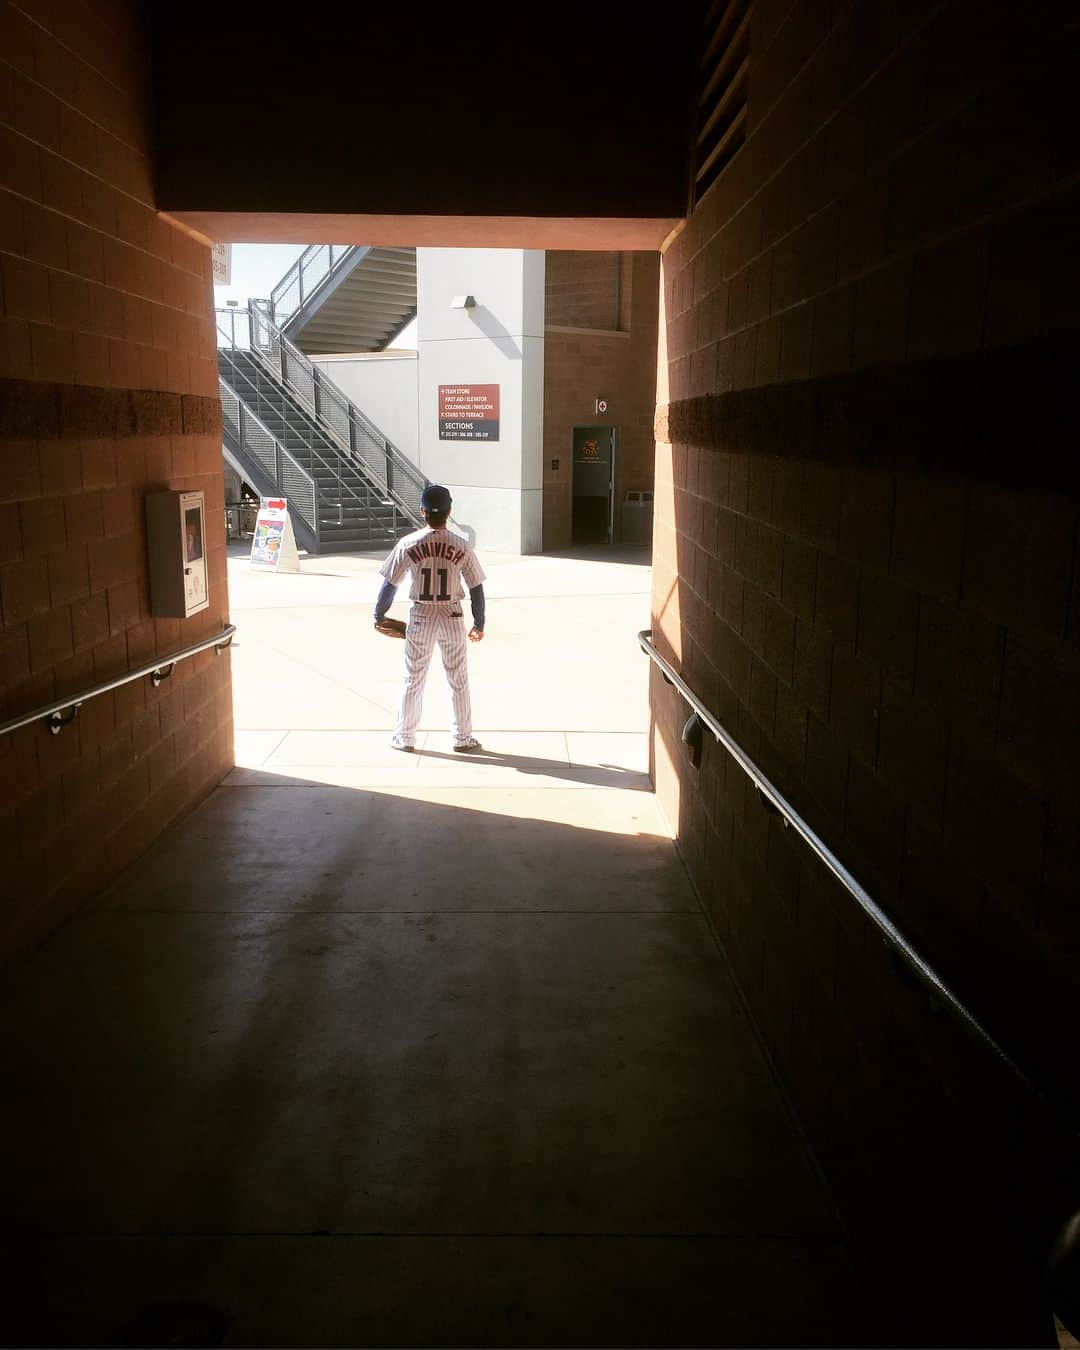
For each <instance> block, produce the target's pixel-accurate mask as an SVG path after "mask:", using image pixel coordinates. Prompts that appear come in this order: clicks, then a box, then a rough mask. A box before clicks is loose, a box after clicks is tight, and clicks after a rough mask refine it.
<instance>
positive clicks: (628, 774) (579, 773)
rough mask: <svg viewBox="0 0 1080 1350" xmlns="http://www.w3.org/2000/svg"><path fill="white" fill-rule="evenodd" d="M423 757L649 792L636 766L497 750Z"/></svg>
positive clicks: (423, 753) (437, 752)
mask: <svg viewBox="0 0 1080 1350" xmlns="http://www.w3.org/2000/svg"><path fill="white" fill-rule="evenodd" d="M418 753H419V754H420V755H421V756H422V757H423V758H424V759H448V760H455V761H456V762H457V763H459V764H460V763H461V761H462V760H468V761H470V762H471V763H473V764H491V765H501V766H502V767H503V768H511V769H516V770H517V772H518V773H521V774H525V775H527V776H528V775H533V776H540V777H544V778H563V779H565V780H566V781H567V782H569V783H583V784H585V785H586V786H588V787H617V788H627V789H629V790H630V791H633V792H651V791H652V783H651V782H650V780H649V775H648V774H647V773H643V772H642V771H641V770H639V769H624V768H621V767H620V766H619V765H618V764H567V763H566V761H565V760H561V759H539V758H537V757H536V756H534V755H507V754H500V752H499V751H498V750H488V749H487V748H485V749H483V750H474V751H472V752H471V753H469V754H467V755H459V754H455V753H454V752H453V751H450V752H449V753H447V752H446V751H444V750H421V751H419V752H418Z"/></svg>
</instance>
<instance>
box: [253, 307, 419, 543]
mask: <svg viewBox="0 0 1080 1350" xmlns="http://www.w3.org/2000/svg"><path fill="white" fill-rule="evenodd" d="M266 306H267V302H266V301H264V300H253V301H252V302H251V304H250V306H249V318H250V325H251V327H250V333H249V338H248V340H249V343H250V347H251V350H252V351H253V352H254V353H255V354H256V355H257V356H260V357H262V359H263V360H264V361H266V362H267V364H268V365H269V367H270V369H271V371H272V372H273V373H274V375H275V376H277V377H278V378H279V379H281V380H283V381H284V383H285V384H287V385H288V387H289V388H290V389H291V390H292V391H293V392H294V393H295V394H296V396H297V397H298V398H299V399H300V400H301V401H302V402H303V403H305V404H306V405H307V407H308V408H309V409H310V411H311V412H312V413H313V414H314V416H315V419H316V420H317V421H318V422H319V423H320V425H322V426H323V427H325V428H326V429H327V431H328V432H329V433H331V434H332V435H333V438H334V439H335V441H336V442H337V443H338V445H340V447H341V449H342V451H343V453H345V454H346V455H347V456H348V458H349V459H350V460H351V461H352V462H354V463H356V464H358V465H360V466H362V468H363V470H364V471H365V472H366V473H367V474H368V475H370V476H371V477H372V478H373V479H374V480H375V484H376V485H377V486H378V488H379V490H380V491H382V492H385V493H386V494H387V496H388V497H390V498H391V499H392V500H393V501H394V502H395V504H396V505H397V506H398V508H399V509H400V510H401V512H402V514H403V515H405V516H406V517H407V518H408V519H409V520H411V521H412V523H413V524H414V525H418V526H419V525H421V524H423V519H422V516H421V514H420V496H421V494H422V493H423V491H424V488H425V487H427V483H428V480H427V479H426V478H425V477H424V475H423V474H422V473H421V472H420V470H419V469H418V468H417V467H416V465H415V464H414V463H413V462H412V460H411V459H409V458H408V456H407V455H405V454H403V453H402V451H401V450H399V449H398V447H397V446H396V445H395V444H394V443H393V441H391V440H390V439H389V437H387V436H385V435H384V434H383V433H382V432H381V431H380V430H379V428H378V427H377V426H376V425H375V423H374V422H372V421H371V419H370V418H369V417H367V416H366V415H365V414H364V413H363V412H362V411H361V410H360V409H359V408H358V407H357V406H356V404H355V403H353V402H352V400H351V399H350V398H348V396H347V395H345V394H344V393H342V391H341V390H340V389H339V388H338V387H337V385H336V384H335V383H334V382H333V380H331V379H330V377H329V376H328V375H326V374H324V372H323V371H321V370H319V369H318V367H317V366H315V364H314V363H313V362H312V361H311V360H309V358H308V357H307V356H305V355H304V353H303V352H302V351H300V349H299V348H298V347H297V346H296V345H295V344H294V343H292V342H290V341H289V339H288V338H287V337H286V336H285V334H284V333H283V332H282V331H281V329H280V327H279V326H278V325H277V324H276V323H275V322H274V320H273V319H272V318H271V317H270V314H269V312H268V309H267V307H266ZM234 312H235V311H234Z"/></svg>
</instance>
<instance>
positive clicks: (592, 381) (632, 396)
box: [544, 251, 660, 549]
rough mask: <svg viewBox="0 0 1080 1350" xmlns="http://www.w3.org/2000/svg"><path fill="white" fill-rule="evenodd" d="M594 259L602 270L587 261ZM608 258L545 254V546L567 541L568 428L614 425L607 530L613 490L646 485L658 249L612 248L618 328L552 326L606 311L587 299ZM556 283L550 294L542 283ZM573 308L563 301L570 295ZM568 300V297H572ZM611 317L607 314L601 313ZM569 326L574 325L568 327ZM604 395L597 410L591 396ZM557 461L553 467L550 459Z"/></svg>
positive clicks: (559, 545) (653, 398)
mask: <svg viewBox="0 0 1080 1350" xmlns="http://www.w3.org/2000/svg"><path fill="white" fill-rule="evenodd" d="M595 256H598V257H600V258H602V259H603V260H604V262H605V264H606V267H604V268H601V267H599V266H598V265H597V264H595V263H591V262H589V259H590V258H592V257H595ZM612 257H613V255H611V254H600V255H590V254H582V253H578V252H571V253H565V254H564V253H558V252H552V251H549V252H548V254H547V260H548V295H547V303H546V315H545V320H546V323H548V324H553V323H554V324H555V326H554V327H546V328H545V334H544V337H545V341H544V548H545V549H562V548H569V547H570V542H571V508H572V503H571V491H572V487H573V454H572V450H573V433H574V427H576V426H615V427H618V435H619V462H618V475H619V483H618V494H619V495H618V496H617V498H616V503H615V520H616V530H617V529H618V523H619V520H620V503H621V500H622V494H624V493H626V492H629V491H652V486H653V457H654V437H653V419H654V413H655V408H656V335H657V322H658V311H659V303H658V301H659V285H660V278H659V255H658V254H656V253H624V254H622V255H621V259H622V264H621V277H622V279H621V283H620V295H621V305H620V310H621V316H620V324H621V327H620V329H619V330H617V331H611V332H604V331H601V330H600V329H597V330H596V331H593V332H574V333H570V332H563V331H559V329H560V327H562V324H561V322H559V321H560V319H566V318H570V317H580V316H581V315H582V314H585V315H586V317H587V316H588V313H589V312H592V313H593V315H594V317H597V318H599V317H600V316H601V313H608V312H609V310H610V305H608V304H607V300H611V299H612V298H613V291H611V290H609V292H608V294H607V296H606V299H605V305H604V308H603V310H602V311H601V309H600V307H599V306H598V305H596V304H595V303H594V301H595V299H596V294H597V292H596V289H595V288H594V285H593V283H595V281H596V279H597V275H598V274H599V275H601V276H606V277H607V279H608V280H609V281H610V265H611V259H612ZM552 284H554V286H555V287H556V288H557V293H556V294H555V295H553V294H552V292H551V286H552ZM575 295H577V296H579V297H581V298H582V302H583V303H582V306H581V307H580V308H576V307H575V306H572V305H571V297H573V296H575ZM575 305H576V302H575ZM609 322H610V319H609ZM573 326H576V325H573ZM600 397H602V398H606V399H607V400H608V411H607V412H606V413H603V414H600V415H598V414H597V412H596V399H597V398H600ZM556 461H557V467H553V464H554V463H555V462H556Z"/></svg>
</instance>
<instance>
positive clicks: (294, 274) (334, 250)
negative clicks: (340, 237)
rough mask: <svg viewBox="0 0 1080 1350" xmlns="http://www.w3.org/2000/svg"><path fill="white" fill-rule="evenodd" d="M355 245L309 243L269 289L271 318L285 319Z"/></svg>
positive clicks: (303, 301)
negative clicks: (270, 289)
mask: <svg viewBox="0 0 1080 1350" xmlns="http://www.w3.org/2000/svg"><path fill="white" fill-rule="evenodd" d="M357 247H359V245H357V244H309V245H308V247H307V248H306V249H304V251H303V253H301V254H300V256H299V258H297V260H296V262H294V263H293V265H292V266H291V267H290V268H289V270H288V271H287V272H286V273H285V275H284V276H283V277H282V278H281V280H280V281H279V282H278V284H277V285H276V286H275V287H274V289H273V290H272V291H271V292H270V314H271V316H272V318H273V320H274V322H275V323H278V324H286V323H288V322H289V320H290V319H291V318H292V316H293V315H294V314H295V313H296V312H297V310H299V309H302V308H303V306H304V304H305V303H306V302H307V301H308V300H310V299H311V297H312V295H314V293H315V292H316V291H317V290H318V289H319V287H320V286H321V285H322V284H323V282H324V281H325V280H326V279H327V278H328V277H329V276H330V275H331V273H332V272H336V271H337V269H338V267H339V266H340V264H341V263H343V262H344V261H345V259H346V257H347V256H348V255H349V254H350V253H351V252H352V251H353V249H355V248H357Z"/></svg>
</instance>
